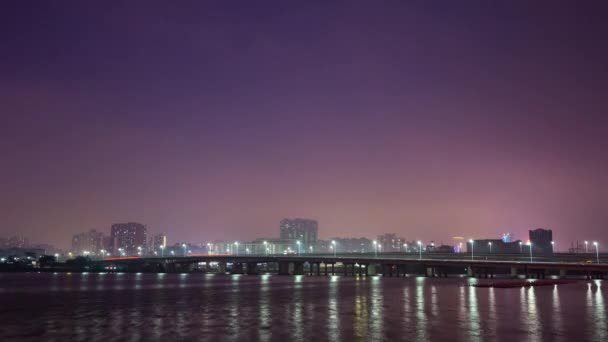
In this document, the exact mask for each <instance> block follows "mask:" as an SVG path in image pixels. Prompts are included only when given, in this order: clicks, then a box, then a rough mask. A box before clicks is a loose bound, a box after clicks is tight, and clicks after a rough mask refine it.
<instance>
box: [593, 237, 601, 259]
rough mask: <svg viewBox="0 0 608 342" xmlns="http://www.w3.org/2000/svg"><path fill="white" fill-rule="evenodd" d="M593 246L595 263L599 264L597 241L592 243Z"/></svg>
mask: <svg viewBox="0 0 608 342" xmlns="http://www.w3.org/2000/svg"><path fill="white" fill-rule="evenodd" d="M593 245H594V246H595V258H596V260H597V263H598V264H599V263H600V251H599V246H598V243H597V241H593Z"/></svg>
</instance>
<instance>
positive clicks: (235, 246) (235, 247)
mask: <svg viewBox="0 0 608 342" xmlns="http://www.w3.org/2000/svg"><path fill="white" fill-rule="evenodd" d="M234 249H235V250H236V256H239V242H238V241H235V242H234Z"/></svg>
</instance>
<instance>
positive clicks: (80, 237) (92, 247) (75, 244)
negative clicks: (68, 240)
mask: <svg viewBox="0 0 608 342" xmlns="http://www.w3.org/2000/svg"><path fill="white" fill-rule="evenodd" d="M106 247H107V246H105V245H104V236H103V233H102V232H98V231H96V230H95V229H93V230H90V231H88V232H84V233H79V234H75V235H74V236H72V252H73V253H75V254H77V255H96V254H98V253H100V251H101V250H102V249H105V248H106Z"/></svg>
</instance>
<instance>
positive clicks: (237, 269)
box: [231, 262, 243, 274]
mask: <svg viewBox="0 0 608 342" xmlns="http://www.w3.org/2000/svg"><path fill="white" fill-rule="evenodd" d="M231 274H243V264H242V263H240V262H235V263H233V264H232V272H231Z"/></svg>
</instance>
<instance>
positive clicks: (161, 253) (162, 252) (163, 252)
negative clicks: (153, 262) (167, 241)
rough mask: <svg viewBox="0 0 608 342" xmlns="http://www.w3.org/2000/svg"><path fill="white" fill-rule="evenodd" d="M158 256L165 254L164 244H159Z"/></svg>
mask: <svg viewBox="0 0 608 342" xmlns="http://www.w3.org/2000/svg"><path fill="white" fill-rule="evenodd" d="M159 247H160V256H161V257H164V256H165V245H160V246H159Z"/></svg>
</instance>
